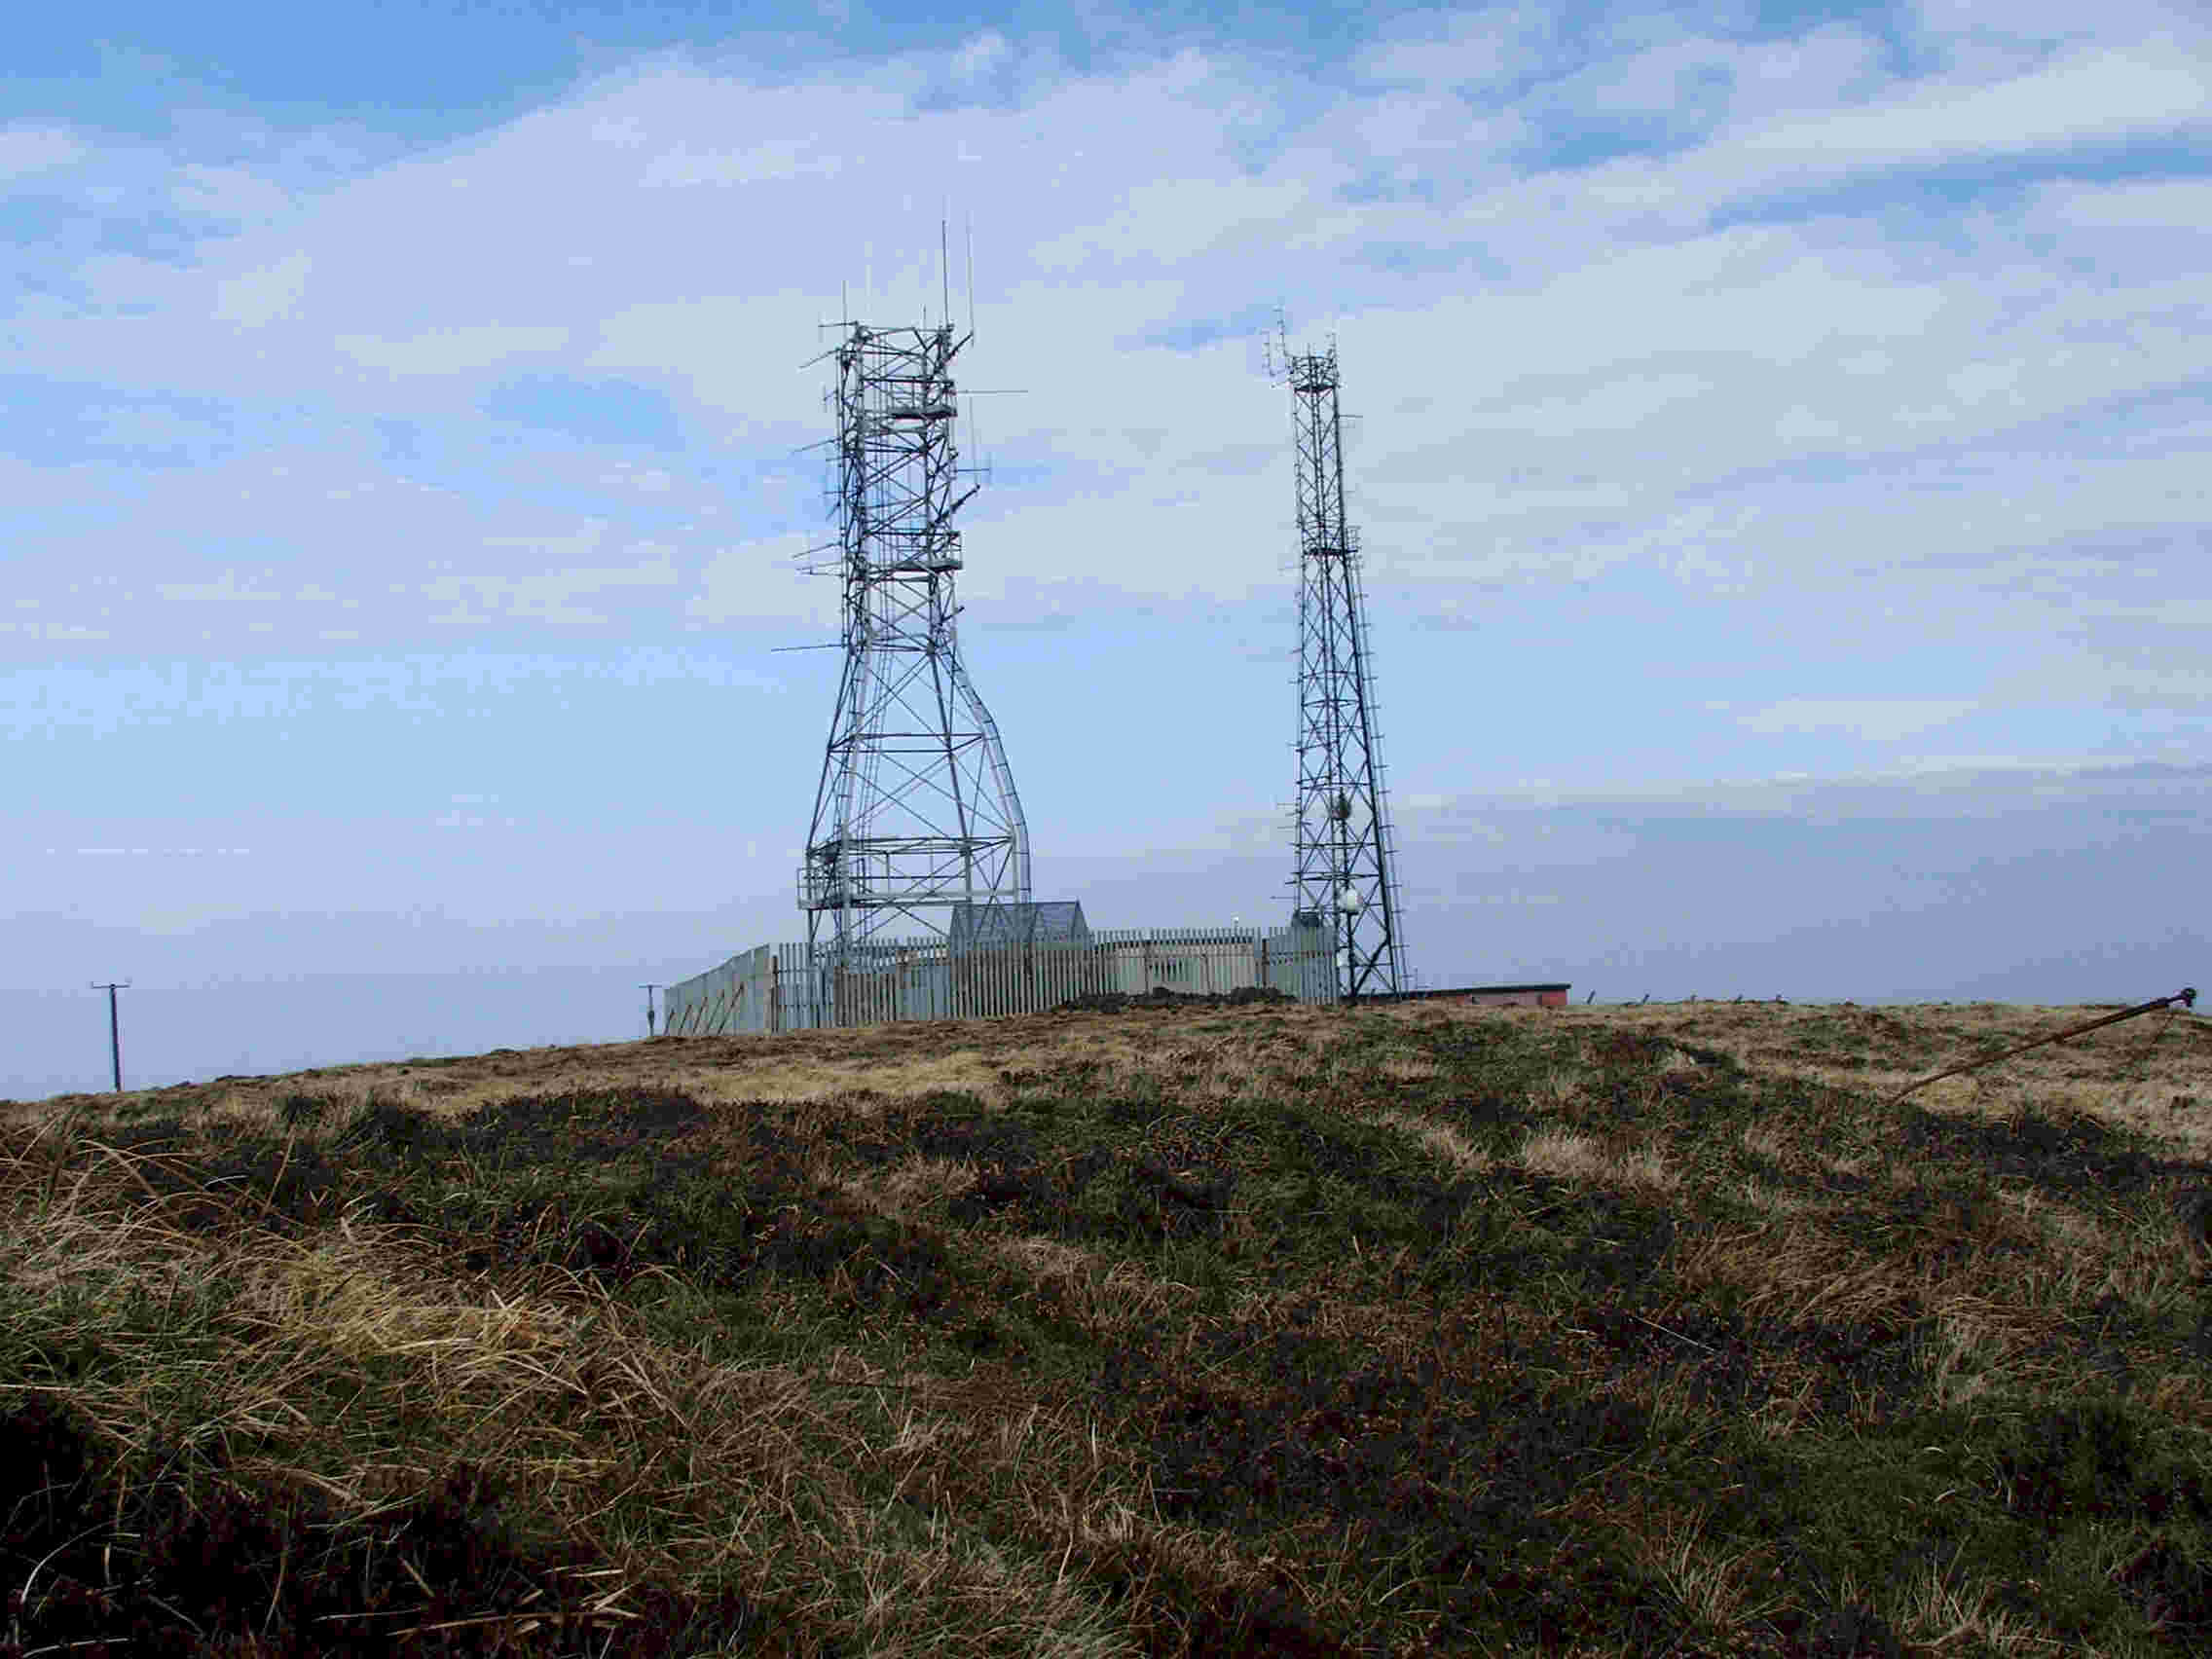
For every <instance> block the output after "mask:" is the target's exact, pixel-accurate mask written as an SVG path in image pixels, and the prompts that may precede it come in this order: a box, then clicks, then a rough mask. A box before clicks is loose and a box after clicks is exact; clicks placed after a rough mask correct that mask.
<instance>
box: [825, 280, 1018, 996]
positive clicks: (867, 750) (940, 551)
mask: <svg viewBox="0 0 2212 1659" xmlns="http://www.w3.org/2000/svg"><path fill="white" fill-rule="evenodd" d="M836 326H837V328H838V330H839V338H838V342H837V345H836V347H835V349H834V350H833V352H832V353H831V354H832V355H833V356H834V358H835V361H836V368H837V380H836V385H835V386H834V387H833V388H832V389H831V391H830V405H831V407H832V409H833V410H834V412H835V415H836V424H837V431H836V439H835V443H836V457H835V461H834V471H833V485H832V488H833V492H834V512H835V519H836V526H837V562H836V565H835V567H834V568H835V569H836V571H838V572H839V573H840V574H841V575H842V576H843V578H844V588H845V597H844V629H843V634H844V640H843V644H844V653H845V660H844V673H843V677H842V678H841V679H840V681H839V682H838V686H837V707H836V713H835V715H834V716H833V717H832V719H831V720H830V741H829V746H828V749H827V751H826V752H825V754H824V756H823V762H822V779H821V783H820V786H819V787H818V789H817V790H816V793H815V799H814V822H813V827H812V828H811V830H809V831H808V834H807V841H806V862H805V864H804V865H803V866H801V868H800V870H799V879H798V903H799V907H800V908H801V909H802V910H804V911H805V912H806V926H807V943H808V945H809V947H810V949H811V953H812V956H813V960H814V963H815V966H816V968H817V970H818V971H819V972H820V973H821V974H822V975H823V977H824V981H823V988H824V990H825V991H826V992H827V993H828V994H829V995H830V997H831V998H832V999H834V998H835V996H836V987H837V985H838V984H840V983H841V982H842V976H843V974H844V973H845V972H848V971H851V970H854V969H857V968H859V967H861V966H863V965H864V961H865V959H866V957H867V956H868V954H869V953H868V951H867V944H868V941H869V940H871V939H876V938H880V939H883V940H889V939H892V938H897V937H902V936H911V935H915V934H917V933H918V934H934V935H942V934H944V933H945V932H946V931H947V928H946V926H945V925H944V920H943V919H944V918H945V917H946V916H947V915H948V914H949V913H950V910H951V907H952V906H954V905H959V904H972V905H977V906H992V905H997V904H1004V903H1028V901H1029V832H1028V830H1027V827H1026V826H1025V825H1024V823H1023V822H1022V816H1021V802H1020V799H1019V797H1018V796H1016V794H1015V793H1014V774H1013V773H1012V771H1010V770H1009V769H1008V767H1007V763H1006V755H1005V753H1004V751H1003V749H1002V748H1001V746H1000V743H999V734H998V727H997V726H996V725H995V724H994V723H993V721H992V719H991V717H990V714H989V712H988V711H987V710H986V709H985V708H984V707H983V703H982V699H981V698H979V697H978V696H977V694H976V690H975V687H974V686H973V685H971V684H970V683H969V682H968V676H967V673H966V671H965V670H964V669H963V668H962V666H961V661H960V652H959V648H958V645H957V642H956V640H955V637H954V626H953V619H954V617H955V616H956V615H957V614H958V610H959V607H958V606H957V605H956V604H955V603H954V599H953V576H954V573H955V572H956V571H959V569H960V565H961V559H960V532H959V531H958V530H957V529H955V528H954V525H953V520H954V516H955V515H956V514H957V513H958V512H959V510H960V508H961V506H962V505H963V504H964V503H965V502H966V501H967V500H968V498H970V497H971V496H973V495H974V494H975V486H974V484H973V483H970V482H967V481H966V480H967V476H968V475H967V474H966V473H964V471H963V469H962V468H961V466H960V464H959V451H958V448H957V445H956V444H955V441H954V434H953V424H954V418H955V414H956V410H957V405H956V402H955V398H954V391H953V383H952V360H953V358H954V357H955V356H956V355H957V354H958V353H959V351H960V350H961V348H962V347H964V346H966V345H967V344H968V342H969V340H970V339H971V338H973V335H972V334H967V335H957V336H956V335H955V333H954V331H953V328H952V325H951V324H950V323H949V322H947V323H944V324H942V325H940V326H937V327H929V326H923V327H919V328H915V327H903V328H876V327H871V326H869V325H868V324H866V323H861V322H854V321H850V320H846V321H843V322H840V323H838V324H837V325H836Z"/></svg>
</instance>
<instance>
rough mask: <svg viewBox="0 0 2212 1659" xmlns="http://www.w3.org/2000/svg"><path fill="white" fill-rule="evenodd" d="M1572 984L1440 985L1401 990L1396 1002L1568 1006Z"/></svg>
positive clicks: (1521, 1006)
mask: <svg viewBox="0 0 2212 1659" xmlns="http://www.w3.org/2000/svg"><path fill="white" fill-rule="evenodd" d="M1571 989H1573V986H1572V985H1570V984H1568V983H1567V982H1566V981H1565V980H1562V981H1561V982H1560V983H1558V984H1556V985H1441V986H1437V987H1435V988H1433V989H1430V990H1425V991H1400V992H1399V993H1398V994H1397V996H1396V997H1394V998H1388V999H1384V1000H1388V1001H1395V1002H1466V1003H1481V1004H1483V1005H1484V1006H1486V1007H1489V1008H1565V1007H1566V1006H1567V992H1568V991H1569V990H1571Z"/></svg>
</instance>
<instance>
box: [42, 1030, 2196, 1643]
mask: <svg viewBox="0 0 2212 1659" xmlns="http://www.w3.org/2000/svg"><path fill="white" fill-rule="evenodd" d="M2084 1016H2085V1015H2084V1014H2083V1011H2078V1010H2023V1009H2010V1008H1998V1007H1990V1006H1976V1007H1917V1008H1865V1009H1860V1008H1853V1007H1850V1006H1843V1007H1787V1006H1775V1005H1760V1004H1746V1005H1726V1004H1708V1003H1700V1004H1695V1005H1673V1006H1651V1007H1641V1008H1631V1009H1622V1008H1606V1009H1574V1010H1568V1011H1565V1012H1548V1011H1532V1010H1497V1009H1474V1008H1468V1007H1464V1006H1452V1005H1446V1004H1442V1003H1433V1002H1432V1003H1413V1004H1405V1005H1400V1006H1396V1007H1390V1008H1367V1009H1355V1010H1340V1009H1326V1010H1324V1009H1310V1008H1301V1007H1294V1006H1290V1007H1286V1006H1273V1005H1258V1006H1250V1007H1238V1008H1224V1007H1187V1006H1186V1007H1150V1006H1143V1005H1138V1006H1134V1007H1131V1008H1129V1009H1127V1010H1125V1011H1124V1012H1121V1013H1060V1014H1039V1015H1032V1016H1025V1017H1021V1018H1014V1019H1006V1020H999V1021H992V1022H971V1023H964V1024H939V1025H906V1026H883V1027H875V1028H871V1029H867V1030H861V1031H844V1032H810V1033H801V1034H796V1035H791V1036H782V1037H756V1038H722V1039H714V1038H702V1039H669V1038H662V1039H658V1040H656V1041H652V1042H647V1043H635V1044H628V1045H618V1046H608V1047H597V1048H580V1049H564V1050H539V1051H528V1052H515V1051H499V1052H496V1053H492V1054H487V1055H482V1056H477V1057H472V1058H465V1059H454V1060H424V1061H420V1062H413V1063H404V1064H391V1065H377V1066H361V1067H349V1068H336V1069H331V1070H326V1071H315V1072H307V1073H302V1074H299V1075H296V1076H292V1077H280V1078H225V1079H219V1080H216V1081H215V1082H213V1083H209V1084H204V1085H197V1086H185V1087H179V1088H169V1089H162V1090H153V1091H145V1092H140V1093H135V1094H126V1095H122V1096H74V1097H63V1098H59V1099H55V1100H52V1101H45V1102H35V1103H16V1104H5V1105H0V1518H4V1523H0V1588H4V1589H5V1591H6V1594H7V1598H8V1600H7V1603H6V1607H5V1611H4V1613H0V1655H5V1656H7V1659H27V1656H29V1655H32V1654H63V1653H70V1654H93V1653H100V1652H110V1653H115V1654H119V1655H129V1656H131V1659H136V1656H137V1655H141V1654H148V1653H157V1654H207V1655H213V1654H225V1655H246V1654H256V1655H259V1654H270V1655H275V1654H286V1655H294V1654H301V1655H304V1654H315V1653H329V1652H339V1651H344V1652H394V1653H400V1652H404V1653H437V1654H449V1653H450V1654H459V1653H469V1654H493V1653H499V1654H517V1655H523V1654H528V1655H553V1654H564V1655H565V1654H590V1655H605V1654H630V1653H637V1654H704V1653H725V1652H726V1653H741V1652H744V1653H750V1652H762V1653H785V1654H854V1655H859V1654H880V1655H897V1654H923V1653H930V1654H940V1653H942V1654H953V1655H971V1654H972V1655H987V1654H1017V1653H1020V1654H1028V1653H1037V1654H1053V1655H1061V1654H1065V1655H1078V1656H1083V1655H1089V1656H1096V1659H1106V1656H1109V1655H1123V1654H1129V1655H1134V1654H1153V1653H1159V1654H1180V1653H1193V1654H1221V1653H1238V1652H1245V1653H1287V1654H1316V1655H1319V1654H1327V1655H1349V1654H1383V1653H1404V1654H1413V1653H1430V1652H1433V1653H1469V1654H1475V1653H1504V1652H1509V1651H1517V1650H1519V1651H1551V1652H1563V1653H1566V1652H1576V1653H1631V1652H1634V1653H1677V1654H1690V1653H1700V1654H1723V1653H1744V1654H1754V1653H1757V1654H1833V1655H1845V1654H1857V1653H1943V1654H1967V1653H1993V1654H2007V1655H2009V1654H2030V1653H2036V1654H2041V1653H2054V1652H2066V1653H2090V1654H2113V1655H2134V1654H2144V1655H2148V1654H2157V1653H2173V1652H2184V1651H2190V1650H2195V1651H2206V1650H2212V1301H2208V1300H2207V1293H2208V1290H2212V1278H2208V1276H2207V1271H2208V1263H2207V1253H2208V1239H2212V1198H2208V1197H2207V1195H2208V1194H2212V1087H2208V1086H2212V1025H2208V1023H2207V1022H2206V1021H2204V1020H2201V1019H2199V1018H2197V1017H2195V1016H2194V1015H2189V1014H2178V1013H2177V1014H2171V1015H2165V1014H2154V1015H2151V1016H2148V1017H2147V1018H2144V1019H2141V1020H2137V1021H2133V1022H2130V1023H2128V1024H2124V1025H2120V1026H2116V1027H2113V1028H2111V1029H2109V1030H2106V1031H2103V1032H2099V1033H2097V1034H2095V1035H2094V1036H2092V1037H2088V1038H2083V1039H2081V1040H2079V1041H2077V1042H2073V1043H2069V1044H2067V1045H2064V1046H2058V1047H2052V1048H2047V1049H2043V1050H2039V1051H2035V1052H2034V1053H2032V1054H2028V1055H2023V1056H2021V1057H2019V1058H2017V1059H2014V1060H2010V1061H2007V1062H2005V1063H2004V1064H2002V1065H1999V1066H1997V1067H1995V1068H1993V1069H1990V1070H1987V1071H1983V1072H1978V1073H1974V1074H1972V1075H1970V1076H1967V1077H1962V1078H1956V1079H1950V1080H1947V1081H1945V1082H1943V1083H1940V1084H1937V1085H1935V1086H1934V1087H1932V1088H1928V1089H1927V1090H1925V1091H1923V1092H1922V1093H1920V1094H1917V1095H1915V1096H1913V1097H1912V1098H1911V1099H1909V1100H1906V1101H1903V1102H1901V1103H1899V1104H1895V1105H1890V1104H1885V1101H1886V1099H1887V1097H1888V1096H1889V1095H1891V1094H1893V1093H1894V1092H1895V1091H1896V1090H1897V1089H1898V1088H1900V1087H1901V1086H1902V1085H1903V1084H1904V1083H1906V1082H1908V1081H1910V1080H1911V1079H1913V1078H1915V1077H1917V1076H1920V1075H1922V1074H1924V1073H1926V1072H1928V1071H1932V1070H1934V1069H1936V1068H1937V1067H1938V1066H1940V1065H1944V1064H1947V1063H1952V1062H1954V1061H1956V1060H1958V1059H1960V1058H1962V1057H1972V1055H1973V1054H1975V1053H1979V1052H1993V1051H1996V1050H1998V1049H2001V1048H2003V1047H2005V1046H2006V1045H2008V1044H2011V1043H2017V1042H2021V1041H2024V1040H2026V1039H2027V1038H2029V1037H2032V1036H2035V1035H2038V1034H2040V1033H2042V1032H2045V1031H2048V1030H2052V1029H2056V1028H2057V1027H2059V1026H2061V1025H2063V1024H2066V1023H2068V1022H2069V1021H2070V1020H2075V1019H2079V1018H2081V1017H2084Z"/></svg>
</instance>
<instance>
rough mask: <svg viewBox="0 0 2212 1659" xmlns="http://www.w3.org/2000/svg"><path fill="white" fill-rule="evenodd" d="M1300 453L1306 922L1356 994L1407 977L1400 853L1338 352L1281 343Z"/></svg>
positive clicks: (1299, 817) (1299, 826) (1298, 882)
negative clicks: (1351, 505)
mask: <svg viewBox="0 0 2212 1659" xmlns="http://www.w3.org/2000/svg"><path fill="white" fill-rule="evenodd" d="M1279 350H1280V367H1281V371H1282V376H1283V378H1284V379H1286V380H1288V382H1289V383H1290V389H1291V406H1292V412H1293V427H1294V432H1295V436H1296V443H1297V450H1298V551H1299V579H1298V743H1297V750H1298V796H1297V801H1296V804H1295V805H1294V807H1293V809H1292V811H1293V822H1292V833H1293V842H1294V847H1295V873H1294V874H1293V876H1292V878H1291V886H1292V888H1293V890H1294V895H1295V897H1294V900H1293V903H1294V905H1295V913H1296V916H1297V919H1299V920H1300V921H1302V922H1306V923H1308V924H1309V925H1318V926H1321V927H1325V928H1327V929H1329V930H1330V932H1331V934H1332V935H1333V937H1334V939H1335V940H1336V956H1337V968H1338V974H1339V982H1340V985H1341V987H1342V992H1343V995H1344V996H1345V998H1346V1000H1347V1001H1352V1002H1356V1001H1358V1000H1359V999H1360V998H1361V997H1363V996H1375V995H1379V994H1383V995H1387V994H1394V993H1395V992H1397V991H1398V990H1399V989H1400V988H1401V986H1402V984H1403V982H1404V980H1403V963H1404V942H1403V939H1402V937H1401V934H1400V931H1399V907H1398V886H1397V874H1396V863H1397V851H1396V848H1395V846H1394V845H1393V843H1392V839H1391V834H1390V818H1389V809H1388V802H1387V799H1386V790H1385V782H1384V774H1383V756H1382V750H1381V746H1380V739H1379V734H1378V727H1377V713H1376V707H1375V684H1374V654H1373V652H1372V651H1371V649H1370V648H1369V645H1368V641H1367V616H1366V605H1365V601H1364V600H1363V598H1362V597H1361V593H1360V580H1359V563H1360V561H1359V540H1358V537H1357V536H1356V535H1354V534H1353V532H1352V528H1351V525H1350V524H1349V523H1348V522H1347V521H1346V516H1345V461H1344V417H1343V415H1342V414H1341V412H1340V411H1339V409H1338V407H1337V387H1338V379H1337V348H1336V343H1335V342H1334V341H1332V342H1330V345H1329V349H1328V350H1326V351H1307V352H1299V353H1295V354H1294V353H1292V352H1291V351H1290V350H1289V347H1288V342H1287V340H1285V341H1283V342H1281V344H1280V347H1279Z"/></svg>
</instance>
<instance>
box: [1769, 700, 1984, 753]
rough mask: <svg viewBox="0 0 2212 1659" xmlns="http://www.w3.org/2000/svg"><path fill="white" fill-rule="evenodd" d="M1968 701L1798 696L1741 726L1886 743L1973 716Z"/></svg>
mask: <svg viewBox="0 0 2212 1659" xmlns="http://www.w3.org/2000/svg"><path fill="white" fill-rule="evenodd" d="M1973 709H1974V704H1973V703H1972V701H1971V700H1968V699H1964V698H1943V697H1921V698H1914V697H1833V698H1819V697H1793V698H1791V699H1790V700H1789V701H1788V702H1784V703H1776V704H1773V705H1772V706H1770V707H1768V708H1764V709H1759V710H1756V711H1755V712H1753V713H1751V714H1749V715H1745V716H1742V717H1740V718H1739V719H1738V720H1737V722H1736V723H1737V724H1739V725H1741V726H1742V727H1743V728H1744V729H1745V730H1746V731H1754V732H1759V733H1761V734H1763V735H1768V736H1771V735H1774V734H1776V733H1781V732H1806V731H1834V732H1842V733H1844V734H1846V735H1848V736H1852V737H1858V738H1864V739H1866V740H1868V741H1870V742H1876V743H1884V742H1889V741H1891V740H1893V739H1896V738H1899V737H1910V736H1912V735H1913V734H1914V733H1916V732H1923V731H1929V730H1932V729H1933V728H1935V727H1936V726H1940V725H1949V724H1950V723H1951V722H1952V721H1953V720H1955V719H1961V718H1962V717H1964V716H1966V715H1970V714H1972V712H1973Z"/></svg>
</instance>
